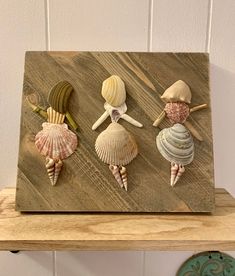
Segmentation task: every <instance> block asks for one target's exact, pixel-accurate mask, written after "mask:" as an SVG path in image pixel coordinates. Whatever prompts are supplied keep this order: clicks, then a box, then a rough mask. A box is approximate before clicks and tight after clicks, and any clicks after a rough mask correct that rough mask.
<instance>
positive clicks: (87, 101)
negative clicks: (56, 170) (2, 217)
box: [16, 52, 214, 212]
mask: <svg viewBox="0 0 235 276" xmlns="http://www.w3.org/2000/svg"><path fill="white" fill-rule="evenodd" d="M156 72H157V74H156ZM112 74H116V75H119V76H120V77H121V78H122V79H123V80H124V82H125V85H126V89H127V106H128V114H129V115H131V116H132V117H133V118H135V119H137V120H138V121H140V122H142V123H143V124H144V127H143V128H141V129H140V128H136V127H134V126H132V125H130V124H128V123H127V122H125V121H123V120H122V121H121V120H120V124H122V125H123V126H124V127H125V128H126V129H127V130H128V131H130V132H131V133H132V134H133V135H134V137H135V139H136V141H137V144H138V146H139V155H138V156H137V158H136V159H135V160H133V162H131V163H130V164H128V166H127V170H128V177H129V178H128V181H129V184H128V187H129V189H128V192H126V191H125V190H123V189H121V188H120V187H119V186H118V185H117V183H116V181H115V179H114V178H113V176H112V174H111V173H110V171H109V169H108V166H107V165H105V164H104V163H102V162H101V161H100V160H99V159H98V157H97V155H96V152H95V150H94V144H95V140H96V138H97V136H98V135H99V133H100V132H101V131H102V130H104V129H105V128H106V127H107V126H108V124H109V123H110V119H107V120H106V122H105V123H104V124H103V125H102V126H100V127H99V128H98V129H97V130H96V131H92V129H91V126H92V125H93V123H94V122H95V121H96V119H97V118H98V117H99V116H100V114H102V113H103V111H104V109H103V104H104V99H103V98H102V97H101V95H100V89H101V85H102V82H103V80H105V79H106V78H107V77H109V76H110V75H112ZM182 78H183V79H184V80H185V81H186V82H187V83H188V84H189V85H190V87H191V90H192V94H193V98H192V105H193V106H194V105H198V104H201V103H207V104H208V105H209V106H210V97H209V85H208V56H207V55H206V54H199V53H198V54H183V53H181V54H180V53H179V54H171V53H137V52H134V53H126V52H122V53H121V52H119V53H115V52H29V53H27V55H26V65H25V79H24V92H23V101H22V121H21V138H20V139H21V143H20V152H19V165H18V167H19V174H18V186H17V187H18V190H17V191H18V192H17V205H16V207H17V210H20V211H82V212H83V211H96V212H97V211H98V212H102V211H103V212H104V211H106V212H209V211H212V210H213V207H214V189H213V185H214V184H213V157H212V135H211V117H210V116H211V115H210V114H211V110H210V107H209V108H207V109H206V110H203V111H201V112H195V114H193V116H191V117H190V120H191V121H192V123H193V124H194V125H195V127H196V128H197V129H198V130H200V132H201V134H202V135H203V137H204V141H203V142H202V143H200V142H198V141H196V140H195V148H196V149H195V152H196V153H195V158H194V161H193V162H192V163H191V164H190V165H188V166H187V169H186V171H187V172H186V173H185V174H184V177H182V178H181V180H180V182H179V183H178V184H177V185H176V186H175V187H174V188H173V189H172V187H171V186H170V184H169V182H170V163H169V162H167V161H166V160H165V159H163V157H162V156H161V155H160V154H159V152H158V150H157V148H156V142H155V140H156V135H157V134H158V133H159V129H157V128H154V127H153V126H152V122H153V121H154V120H155V119H156V117H157V116H158V114H160V112H161V111H162V109H163V108H164V104H163V102H162V101H161V100H160V99H159V95H161V94H162V93H163V91H164V90H165V89H166V88H167V87H169V86H170V85H171V84H172V83H173V82H175V81H177V80H178V79H182ZM60 80H68V81H69V82H70V83H71V84H72V85H73V87H74V89H75V91H74V93H73V95H72V98H71V101H70V108H69V110H70V112H71V113H72V115H73V117H74V118H76V121H77V123H78V125H79V130H78V131H77V135H78V138H79V146H78V148H77V150H76V152H75V153H74V154H73V155H72V156H71V157H69V158H68V159H66V160H65V162H64V164H65V165H64V167H63V170H62V172H61V174H60V178H59V181H58V184H57V185H56V186H54V187H52V186H51V185H50V183H49V180H48V176H47V173H46V170H45V165H44V163H45V158H43V157H42V156H41V155H40V154H39V153H38V152H37V150H36V147H35V144H34V137H35V135H36V133H38V132H39V131H40V130H41V128H42V127H41V124H42V122H43V120H42V119H41V118H39V116H37V115H36V114H34V113H33V112H32V110H31V108H30V107H29V105H28V102H27V99H26V98H27V96H28V95H31V96H32V95H33V96H34V97H35V99H37V102H38V103H39V105H41V106H43V107H44V108H46V107H48V103H47V96H48V92H49V91H50V89H51V87H52V86H54V84H55V83H57V82H58V81H60ZM169 126H170V123H169V121H167V120H165V122H164V124H162V126H161V127H169Z"/></svg>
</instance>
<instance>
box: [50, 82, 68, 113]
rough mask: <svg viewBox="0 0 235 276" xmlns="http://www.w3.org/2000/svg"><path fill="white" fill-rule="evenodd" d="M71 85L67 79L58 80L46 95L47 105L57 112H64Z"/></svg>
mask: <svg viewBox="0 0 235 276" xmlns="http://www.w3.org/2000/svg"><path fill="white" fill-rule="evenodd" d="M72 91H73V86H72V85H71V84H70V83H69V82H68V81H60V82H58V83H57V84H56V85H55V86H53V87H52V89H51V91H50V93H49V95H48V103H49V105H50V106H51V107H52V108H53V109H54V110H55V111H57V112H59V113H62V114H65V113H66V112H67V108H68V100H69V97H70V94H71V92H72Z"/></svg>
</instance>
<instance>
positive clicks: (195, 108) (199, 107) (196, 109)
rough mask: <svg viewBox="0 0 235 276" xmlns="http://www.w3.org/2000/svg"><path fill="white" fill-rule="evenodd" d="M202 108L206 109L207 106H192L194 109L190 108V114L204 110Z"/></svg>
mask: <svg viewBox="0 0 235 276" xmlns="http://www.w3.org/2000/svg"><path fill="white" fill-rule="evenodd" d="M204 108H207V104H200V105H197V106H194V107H192V108H190V113H192V112H195V111H198V110H201V109H204Z"/></svg>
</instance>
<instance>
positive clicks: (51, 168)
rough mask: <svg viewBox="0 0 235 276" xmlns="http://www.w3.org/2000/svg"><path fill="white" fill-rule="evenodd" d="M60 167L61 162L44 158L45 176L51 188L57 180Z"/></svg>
mask: <svg viewBox="0 0 235 276" xmlns="http://www.w3.org/2000/svg"><path fill="white" fill-rule="evenodd" d="M62 166H63V162H62V161H61V160H58V161H55V160H53V159H51V158H49V157H47V158H46V169H47V174H48V177H49V179H50V181H51V185H52V186H55V184H56V182H57V180H58V177H59V174H60V171H61V169H62Z"/></svg>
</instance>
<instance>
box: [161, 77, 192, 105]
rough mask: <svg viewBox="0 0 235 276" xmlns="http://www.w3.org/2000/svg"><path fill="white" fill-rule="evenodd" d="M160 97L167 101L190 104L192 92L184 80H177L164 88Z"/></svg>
mask: <svg viewBox="0 0 235 276" xmlns="http://www.w3.org/2000/svg"><path fill="white" fill-rule="evenodd" d="M161 98H162V99H163V100H164V101H165V102H167V103H169V102H184V103H188V104H190V103H191V98H192V94H191V90H190V88H189V86H188V85H187V84H186V83H185V82H184V81H182V80H178V81H176V82H175V83H173V84H172V85H171V86H170V87H169V88H167V89H166V91H165V92H164V93H163V94H162V96H161Z"/></svg>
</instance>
